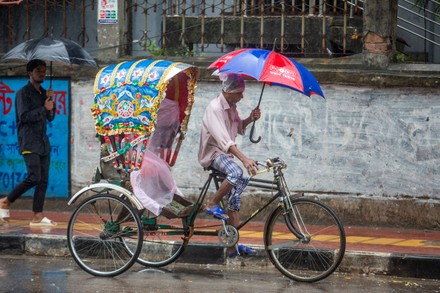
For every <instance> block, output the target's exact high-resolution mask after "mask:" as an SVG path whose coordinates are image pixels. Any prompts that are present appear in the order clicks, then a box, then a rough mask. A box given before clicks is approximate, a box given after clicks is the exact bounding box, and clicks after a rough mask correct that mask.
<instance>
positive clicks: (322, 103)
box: [71, 81, 440, 199]
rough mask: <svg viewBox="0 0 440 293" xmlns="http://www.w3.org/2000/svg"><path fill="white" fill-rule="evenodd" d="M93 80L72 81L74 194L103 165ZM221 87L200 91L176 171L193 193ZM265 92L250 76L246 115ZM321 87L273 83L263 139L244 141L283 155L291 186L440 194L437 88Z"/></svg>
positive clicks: (250, 149)
mask: <svg viewBox="0 0 440 293" xmlns="http://www.w3.org/2000/svg"><path fill="white" fill-rule="evenodd" d="M92 86H93V84H92V82H91V81H90V82H80V83H79V82H77V83H73V84H72V148H71V150H72V153H71V154H72V155H71V170H72V176H71V178H72V193H74V192H76V191H77V190H79V189H80V188H82V187H84V186H85V185H86V184H88V183H89V182H90V180H91V178H92V175H93V172H94V169H95V166H96V165H97V163H98V155H99V144H98V141H97V140H96V138H95V132H94V122H93V120H92V116H91V114H90V108H91V107H92V104H93V91H92ZM219 91H220V83H218V82H207V81H203V82H200V83H199V84H198V88H197V90H196V102H195V105H194V108H193V111H192V116H191V120H190V123H189V130H188V135H187V138H186V140H185V141H184V143H183V146H182V149H181V151H180V155H179V158H178V160H177V163H176V166H175V167H174V169H173V172H174V176H175V179H176V181H177V183H178V186H179V187H180V188H181V189H182V191H183V192H184V193H185V194H187V195H190V194H198V193H199V188H200V187H201V186H202V184H203V182H204V180H205V179H206V178H207V173H205V172H204V171H203V170H202V168H201V167H200V165H199V164H198V162H197V151H198V144H199V125H200V122H201V119H202V116H203V112H204V109H205V107H206V105H207V103H208V102H209V101H210V100H211V99H213V98H214V97H215V96H216V94H217V93H218V92H219ZM260 91H261V84H259V83H256V82H248V83H247V89H246V92H245V98H244V99H243V100H242V101H241V102H240V104H239V112H240V113H241V114H242V115H243V117H245V115H247V114H248V113H249V112H250V110H251V109H252V108H253V107H255V106H256V104H257V101H258V97H259V94H260ZM323 91H324V93H325V95H326V99H325V100H324V99H322V98H320V97H318V96H313V97H311V98H309V97H306V96H303V95H301V94H299V93H297V92H295V91H291V90H288V89H284V88H279V87H272V88H271V87H266V90H265V92H264V96H263V101H262V104H261V109H262V114H263V115H262V118H261V119H260V120H259V121H258V122H257V124H256V126H257V127H256V134H257V136H258V135H261V137H262V139H261V142H260V143H259V144H253V143H251V142H250V141H249V138H248V137H247V136H246V137H240V138H239V139H238V144H239V147H240V148H241V149H242V151H244V152H245V153H246V154H248V155H249V156H250V157H252V158H254V159H256V160H264V159H265V158H267V157H272V156H280V157H282V158H284V159H285V161H286V162H287V163H288V165H289V169H288V171H287V174H288V177H287V180H288V182H289V183H290V186H291V189H293V190H308V191H324V192H348V193H350V194H360V195H374V196H379V197H382V196H383V197H396V196H400V195H409V196H412V197H418V198H425V197H429V198H435V199H440V180H439V174H440V167H439V166H440V99H439V96H440V95H439V93H438V90H437V91H436V90H435V89H424V88H400V89H399V88H388V89H377V88H366V87H353V86H342V85H324V86H323ZM292 129H293V136H289V133H290V132H291V130H292ZM249 130H250V128H249V129H248V131H249Z"/></svg>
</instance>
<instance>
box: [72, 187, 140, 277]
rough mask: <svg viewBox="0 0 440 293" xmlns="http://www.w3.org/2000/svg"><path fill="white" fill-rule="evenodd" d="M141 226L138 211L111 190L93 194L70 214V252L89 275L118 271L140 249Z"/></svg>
mask: <svg viewBox="0 0 440 293" xmlns="http://www.w3.org/2000/svg"><path fill="white" fill-rule="evenodd" d="M141 227H142V225H141V221H140V218H139V215H138V214H137V213H136V211H135V209H133V208H132V207H131V205H130V204H129V203H128V202H126V201H124V200H122V199H121V198H119V197H117V196H114V195H110V194H98V195H95V196H92V197H90V198H88V199H86V200H84V201H83V202H82V203H80V205H79V206H78V207H77V208H76V209H75V211H74V212H73V215H72V217H71V218H70V221H69V226H68V228H67V241H68V245H69V250H70V253H71V254H72V256H73V258H74V259H75V261H76V263H77V264H78V265H79V266H80V267H81V268H82V269H84V270H85V271H86V272H88V273H90V274H92V275H95V276H104V277H112V276H116V275H119V274H121V273H123V272H125V271H126V270H128V269H129V268H130V267H131V266H132V265H133V263H134V262H135V261H136V259H137V257H138V255H139V253H140V251H141V249H142V236H143V235H142V229H141ZM127 248H128V249H127Z"/></svg>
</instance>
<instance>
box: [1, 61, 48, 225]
mask: <svg viewBox="0 0 440 293" xmlns="http://www.w3.org/2000/svg"><path fill="white" fill-rule="evenodd" d="M26 71H27V73H28V75H29V83H28V84H27V85H25V86H24V87H23V88H21V89H20V90H19V91H18V92H17V95H16V100H15V107H16V121H17V134H18V145H19V150H20V154H21V155H22V156H23V158H24V161H25V163H26V169H27V177H26V178H25V179H24V180H23V181H22V182H20V183H18V184H17V186H15V188H14V189H13V190H12V191H11V192H10V193H9V194H8V195H7V196H6V197H4V198H2V199H1V200H0V219H1V220H4V221H7V220H8V219H9V216H10V215H9V206H10V204H11V203H13V202H15V200H16V199H18V198H19V197H20V196H21V195H22V194H24V193H25V192H26V191H28V190H29V189H31V188H32V187H35V192H34V198H33V207H32V210H33V212H34V215H33V218H32V220H31V222H30V226H54V225H56V223H55V222H53V221H51V220H49V219H48V218H46V217H43V207H44V200H45V197H46V189H47V185H48V180H49V166H50V143H49V139H48V137H47V134H46V128H47V126H46V123H47V121H52V120H53V119H54V118H55V109H54V102H53V100H52V97H53V90H52V89H49V90H48V91H46V90H45V89H44V88H43V87H41V83H43V82H44V79H45V77H46V62H45V61H43V60H40V59H33V60H31V61H29V62H28V63H27V65H26Z"/></svg>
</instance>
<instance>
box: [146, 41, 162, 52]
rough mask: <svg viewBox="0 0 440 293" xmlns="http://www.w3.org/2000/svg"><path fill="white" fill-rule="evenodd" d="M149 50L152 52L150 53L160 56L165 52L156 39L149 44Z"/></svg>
mask: <svg viewBox="0 0 440 293" xmlns="http://www.w3.org/2000/svg"><path fill="white" fill-rule="evenodd" d="M147 50H148V52H150V54H151V55H152V56H160V55H162V53H163V50H162V48H160V47H159V46H158V45H157V44H156V42H155V41H151V42H150V44H149V45H148V46H147Z"/></svg>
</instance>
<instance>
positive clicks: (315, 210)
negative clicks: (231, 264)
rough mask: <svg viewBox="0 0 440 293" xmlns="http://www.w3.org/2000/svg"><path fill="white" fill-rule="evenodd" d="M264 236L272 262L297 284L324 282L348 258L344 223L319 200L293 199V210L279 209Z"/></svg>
mask: <svg viewBox="0 0 440 293" xmlns="http://www.w3.org/2000/svg"><path fill="white" fill-rule="evenodd" d="M264 234H265V235H264V241H265V243H264V244H265V249H266V252H267V254H268V255H269V258H270V260H271V261H272V263H273V264H274V265H275V267H276V268H277V269H278V270H279V271H280V272H281V273H283V274H284V275H285V276H287V277H289V278H291V279H293V280H295V281H300V282H316V281H319V280H322V279H324V278H326V277H327V276H329V275H330V274H331V273H333V272H334V271H335V270H336V268H337V267H338V266H339V264H340V263H341V261H342V258H343V257H344V253H345V232H344V227H343V225H342V223H341V221H340V220H339V218H338V216H337V215H336V214H335V213H334V212H333V211H332V210H331V209H330V208H329V207H327V206H326V205H324V204H323V203H321V202H318V201H315V200H311V199H303V198H301V199H295V200H292V210H288V211H284V208H283V207H281V206H279V207H277V208H276V209H275V210H274V211H273V212H272V214H271V215H270V217H269V218H268V220H267V222H266V226H265V229H264ZM295 234H296V235H295Z"/></svg>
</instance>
